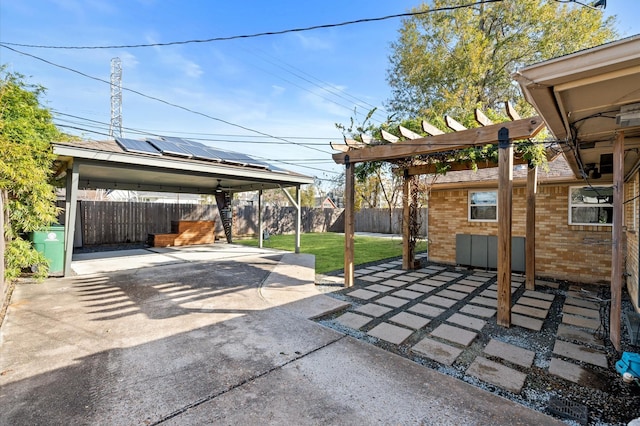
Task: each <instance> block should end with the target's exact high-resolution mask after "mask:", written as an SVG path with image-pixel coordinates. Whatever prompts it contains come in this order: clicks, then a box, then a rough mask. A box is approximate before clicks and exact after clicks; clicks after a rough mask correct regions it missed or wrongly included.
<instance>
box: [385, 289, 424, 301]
mask: <svg viewBox="0 0 640 426" xmlns="http://www.w3.org/2000/svg"><path fill="white" fill-rule="evenodd" d="M391 295H392V296H394V297H401V298H403V299H409V300H414V299H417V298H419V297H422V296H424V293H420V292H418V291H411V290H405V289H403V290H398V291H394V292H393V293H391Z"/></svg>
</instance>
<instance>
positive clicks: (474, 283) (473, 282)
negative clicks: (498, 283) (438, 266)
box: [457, 277, 485, 288]
mask: <svg viewBox="0 0 640 426" xmlns="http://www.w3.org/2000/svg"><path fill="white" fill-rule="evenodd" d="M484 283H485V281H477V280H472V279H469V277H467V278H465V279H462V280H460V281H458V282H457V284H461V285H466V286H471V287H474V288H478V287H480V286H481V285H483V284H484Z"/></svg>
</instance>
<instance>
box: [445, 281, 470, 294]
mask: <svg viewBox="0 0 640 426" xmlns="http://www.w3.org/2000/svg"><path fill="white" fill-rule="evenodd" d="M447 288H448V289H449V290H453V291H461V292H463V293H471V292H473V291H475V290H476V287H474V286H470V285H463V284H459V283H458V284H451V285H450V286H449V287H447Z"/></svg>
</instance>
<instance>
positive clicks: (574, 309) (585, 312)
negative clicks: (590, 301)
mask: <svg viewBox="0 0 640 426" xmlns="http://www.w3.org/2000/svg"><path fill="white" fill-rule="evenodd" d="M562 312H565V313H567V314H573V315H580V316H583V317H589V318H593V319H599V318H600V312H599V311H598V310H597V309H589V308H582V307H580V306H571V305H564V306H563V307H562Z"/></svg>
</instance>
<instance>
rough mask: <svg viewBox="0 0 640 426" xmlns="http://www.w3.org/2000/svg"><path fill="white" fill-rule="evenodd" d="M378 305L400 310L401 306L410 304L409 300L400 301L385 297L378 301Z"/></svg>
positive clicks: (396, 298) (395, 298) (397, 298)
mask: <svg viewBox="0 0 640 426" xmlns="http://www.w3.org/2000/svg"><path fill="white" fill-rule="evenodd" d="M376 303H379V304H381V305H386V306H392V307H394V308H399V307H400V306H404V305H406V304H407V303H409V301H408V300H407V299H400V298H399V297H393V296H384V297H381V298H380V299H378V300H376Z"/></svg>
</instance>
